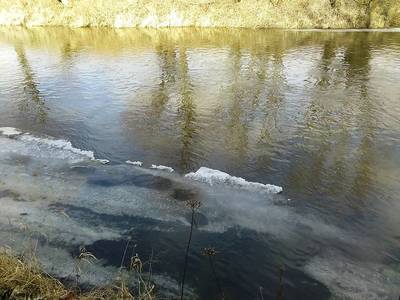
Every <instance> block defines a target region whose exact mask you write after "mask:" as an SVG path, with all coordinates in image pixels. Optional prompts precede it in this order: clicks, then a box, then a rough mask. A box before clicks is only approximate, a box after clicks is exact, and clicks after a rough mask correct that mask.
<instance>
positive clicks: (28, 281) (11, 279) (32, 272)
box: [0, 249, 155, 300]
mask: <svg viewBox="0 0 400 300" xmlns="http://www.w3.org/2000/svg"><path fill="white" fill-rule="evenodd" d="M0 298H5V299H15V300H18V299H64V300H74V299H82V300H95V299H96V300H103V299H104V300H106V299H132V300H134V299H137V300H154V299H155V297H154V295H153V294H152V293H151V292H144V293H142V294H141V295H137V296H134V295H132V294H131V292H130V291H129V289H128V288H127V285H126V284H125V283H124V282H122V281H121V282H118V283H116V285H114V286H111V287H105V288H98V289H96V290H93V291H91V292H89V293H84V294H81V293H79V292H75V291H73V290H72V289H68V288H67V287H66V286H64V285H63V284H62V283H61V282H60V281H59V280H57V279H55V278H53V277H52V276H50V275H49V274H47V273H45V272H44V271H43V270H42V269H41V268H40V265H39V263H38V262H37V261H36V259H34V258H30V259H29V260H27V259H23V258H20V257H17V256H15V255H14V254H13V253H12V252H11V251H10V250H7V249H0Z"/></svg>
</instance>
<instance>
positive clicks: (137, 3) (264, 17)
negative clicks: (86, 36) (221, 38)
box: [0, 0, 400, 28]
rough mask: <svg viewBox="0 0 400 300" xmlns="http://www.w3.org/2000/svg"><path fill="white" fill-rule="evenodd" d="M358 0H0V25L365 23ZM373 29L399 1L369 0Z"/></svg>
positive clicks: (398, 22) (386, 21)
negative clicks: (62, 1) (61, 1)
mask: <svg viewBox="0 0 400 300" xmlns="http://www.w3.org/2000/svg"><path fill="white" fill-rule="evenodd" d="M362 3H363V2H362V1H359V0H336V4H335V7H332V5H331V1H330V0H163V1H159V0H113V1H110V0H95V1H94V0H70V1H69V3H68V5H62V4H61V3H60V2H59V1H58V0H36V1H30V0H0V24H3V25H25V26H45V25H52V26H69V27H88V26H90V27H103V26H107V27H117V28H119V27H184V26H197V27H247V28H260V27H263V28H363V27H365V26H366V24H367V21H366V20H367V17H368V16H367V13H366V10H365V6H364V5H363V4H362ZM368 15H369V17H370V27H371V28H384V27H395V26H400V1H397V0H372V6H371V11H370V14H368Z"/></svg>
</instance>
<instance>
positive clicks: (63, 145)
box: [21, 134, 96, 160]
mask: <svg viewBox="0 0 400 300" xmlns="http://www.w3.org/2000/svg"><path fill="white" fill-rule="evenodd" d="M21 140H22V141H26V142H36V143H39V144H44V145H47V146H49V147H53V148H56V149H60V150H67V151H69V152H72V153H75V154H79V155H82V156H86V157H88V158H89V159H91V160H95V159H96V158H95V157H94V153H93V151H88V150H82V149H79V148H75V147H74V146H72V144H71V142H69V141H66V140H55V139H54V140H53V139H49V138H42V137H35V136H32V135H27V134H24V135H22V136H21Z"/></svg>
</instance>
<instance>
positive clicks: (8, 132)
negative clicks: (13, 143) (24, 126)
mask: <svg viewBox="0 0 400 300" xmlns="http://www.w3.org/2000/svg"><path fill="white" fill-rule="evenodd" d="M0 133H1V134H2V135H5V136H8V137H13V136H17V135H21V134H22V132H21V131H19V130H17V129H16V128H14V127H0Z"/></svg>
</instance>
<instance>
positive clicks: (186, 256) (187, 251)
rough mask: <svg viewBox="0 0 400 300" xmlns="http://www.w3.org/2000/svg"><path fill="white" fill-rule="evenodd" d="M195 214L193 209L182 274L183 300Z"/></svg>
mask: <svg viewBox="0 0 400 300" xmlns="http://www.w3.org/2000/svg"><path fill="white" fill-rule="evenodd" d="M194 213H195V209H194V207H193V208H192V220H191V222H190V233H189V240H188V242H187V245H186V253H185V263H184V265H183V274H182V283H181V300H183V291H184V288H185V278H186V270H187V264H188V260H189V250H190V243H191V242H192V235H193V227H194Z"/></svg>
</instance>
